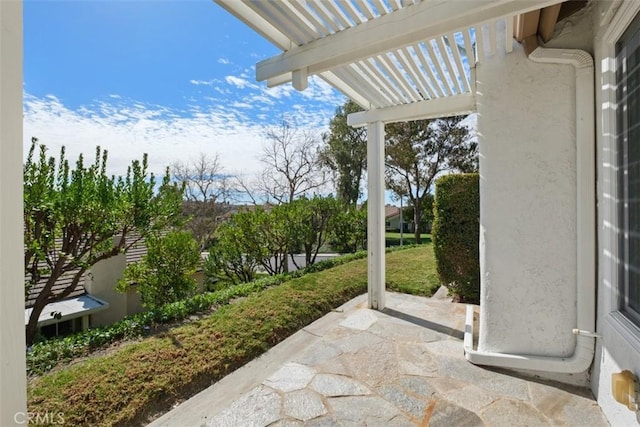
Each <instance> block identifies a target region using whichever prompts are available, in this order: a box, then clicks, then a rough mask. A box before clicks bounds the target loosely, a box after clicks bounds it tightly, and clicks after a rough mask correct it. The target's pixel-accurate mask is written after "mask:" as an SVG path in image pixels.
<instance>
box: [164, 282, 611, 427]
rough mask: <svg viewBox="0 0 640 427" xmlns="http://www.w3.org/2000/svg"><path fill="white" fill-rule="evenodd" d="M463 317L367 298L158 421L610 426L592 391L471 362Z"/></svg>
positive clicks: (420, 302)
mask: <svg viewBox="0 0 640 427" xmlns="http://www.w3.org/2000/svg"><path fill="white" fill-rule="evenodd" d="M464 320H465V305H463V304H454V303H451V302H450V301H449V300H445V299H427V298H423V297H415V296H409V295H403V294H396V293H387V308H386V309H385V310H384V311H382V312H378V311H373V310H369V309H367V308H366V295H362V296H359V297H357V298H355V299H353V300H351V301H350V302H348V303H346V304H345V305H343V306H342V307H340V308H339V309H337V310H335V311H334V312H332V313H329V314H327V315H326V316H324V317H323V318H321V319H319V320H318V321H316V322H314V323H312V324H311V325H309V326H307V327H306V328H304V329H303V330H301V331H299V332H298V333H296V334H294V335H293V336H291V337H290V338H289V339H287V340H286V341H284V342H282V343H281V344H279V345H278V346H276V347H274V348H273V349H271V350H270V351H269V352H267V353H266V354H265V355H263V356H261V357H259V358H258V359H256V360H254V361H252V362H251V363H249V364H247V365H246V366H244V367H242V368H240V369H239V370H237V371H236V372H234V373H233V374H231V375H229V376H227V377H225V378H224V379H223V380H221V381H219V382H218V383H216V384H214V385H213V386H211V387H210V388H208V389H207V390H204V391H203V392H201V393H199V394H198V395H196V396H194V397H193V398H191V399H189V400H188V401H186V402H184V403H182V404H181V405H179V406H178V407H176V408H175V409H174V410H172V411H171V412H169V413H167V414H165V415H164V416H162V417H161V418H159V419H157V420H156V421H155V422H154V423H152V425H153V426H184V425H190V426H197V425H206V426H216V427H217V426H233V427H235V426H243V427H247V426H298V425H307V426H334V425H337V426H352V425H367V426H416V425H417V426H427V425H430V426H461V425H465V426H475V425H490V426H504V425H530V426H531V425H535V426H538V425H576V426H585V425H589V426H598V425H608V423H607V421H606V420H605V418H604V416H603V415H602V413H601V411H600V408H599V407H598V405H597V403H596V402H595V401H594V400H593V397H592V396H591V394H590V392H589V391H588V390H587V389H582V388H577V387H570V386H564V385H559V384H551V383H547V382H542V381H538V380H532V379H526V378H522V377H519V376H515V375H512V374H507V373H504V372H500V371H498V370H495V369H485V368H482V367H478V366H474V365H472V364H470V363H469V362H467V361H466V359H465V358H464V354H463V345H462V344H463V343H462V338H463V331H464Z"/></svg>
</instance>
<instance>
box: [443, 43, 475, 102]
mask: <svg viewBox="0 0 640 427" xmlns="http://www.w3.org/2000/svg"><path fill="white" fill-rule="evenodd" d="M447 39H448V40H449V48H450V49H451V51H452V52H453V58H454V60H455V61H456V67H457V68H458V73H459V75H460V79H462V85H463V90H462V91H463V92H471V86H470V85H469V78H468V77H467V73H466V72H465V69H464V65H463V64H462V58H461V57H460V48H459V47H458V42H457V41H456V35H455V34H453V33H450V34H448V35H447Z"/></svg>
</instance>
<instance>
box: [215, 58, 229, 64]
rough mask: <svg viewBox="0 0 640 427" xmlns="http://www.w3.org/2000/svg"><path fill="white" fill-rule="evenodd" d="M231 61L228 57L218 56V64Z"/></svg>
mask: <svg viewBox="0 0 640 427" xmlns="http://www.w3.org/2000/svg"><path fill="white" fill-rule="evenodd" d="M230 63H231V62H230V61H229V60H228V59H227V58H218V64H224V65H227V64H230Z"/></svg>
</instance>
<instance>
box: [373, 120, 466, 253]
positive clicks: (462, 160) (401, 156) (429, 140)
mask: <svg viewBox="0 0 640 427" xmlns="http://www.w3.org/2000/svg"><path fill="white" fill-rule="evenodd" d="M463 120H464V117H461V116H459V117H449V118H444V119H433V120H418V121H411V122H404V123H392V124H389V125H387V127H386V135H387V141H386V164H387V171H386V174H387V176H386V178H387V179H386V181H387V186H388V187H389V188H390V189H391V190H393V191H394V192H395V193H396V194H405V195H407V196H408V197H409V200H410V204H411V206H412V207H413V221H414V223H415V224H421V223H422V217H423V209H422V207H423V204H424V199H425V197H427V195H428V194H429V193H430V191H431V189H432V185H433V183H434V179H435V178H436V177H437V176H439V175H440V174H441V173H443V172H445V171H460V172H472V171H475V170H477V168H478V155H477V151H478V146H477V143H476V142H475V141H473V140H472V138H471V136H470V135H469V129H468V128H467V127H466V126H464V125H463V124H462V121H463ZM415 239H416V243H420V242H421V239H420V227H416V229H415Z"/></svg>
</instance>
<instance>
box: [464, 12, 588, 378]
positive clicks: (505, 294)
mask: <svg viewBox="0 0 640 427" xmlns="http://www.w3.org/2000/svg"><path fill="white" fill-rule="evenodd" d="M587 19H590V18H587ZM589 22H590V21H589ZM583 37H584V38H587V40H588V39H589V38H590V35H589V34H585V35H583V36H577V37H576V35H575V34H574V35H573V36H572V37H571V39H572V40H567V42H566V43H564V44H563V45H562V46H554V47H562V48H581V47H582V46H581V45H584V40H583ZM576 41H579V42H580V43H577V42H576ZM476 72H477V91H478V97H477V109H478V134H479V138H478V139H479V145H480V176H481V182H480V205H481V206H480V210H481V214H480V225H481V227H480V229H481V231H480V234H481V235H480V258H481V305H480V307H481V308H480V309H481V314H480V336H479V343H478V350H480V351H485V352H502V353H513V354H529V355H537V356H561V357H562V356H570V355H571V354H572V353H573V351H574V347H575V341H576V339H575V336H574V335H573V334H572V329H573V328H575V327H576V265H577V251H576V245H577V237H576V217H577V208H576V197H577V194H576V172H577V171H576V129H575V123H576V119H575V72H574V69H573V67H572V66H569V65H554V64H537V63H534V62H532V61H530V60H529V59H527V58H526V56H525V54H524V52H523V50H522V46H520V45H516V46H514V51H513V53H511V54H508V55H501V54H496V55H494V56H492V57H487V58H486V59H485V61H484V62H483V63H481V64H479V65H478V66H477V71H476ZM557 377H558V379H562V380H565V381H571V382H575V383H583V384H584V383H586V374H585V375H582V376H574V377H573V378H572V379H570V380H569V379H566V378H560V377H559V376H557Z"/></svg>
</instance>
